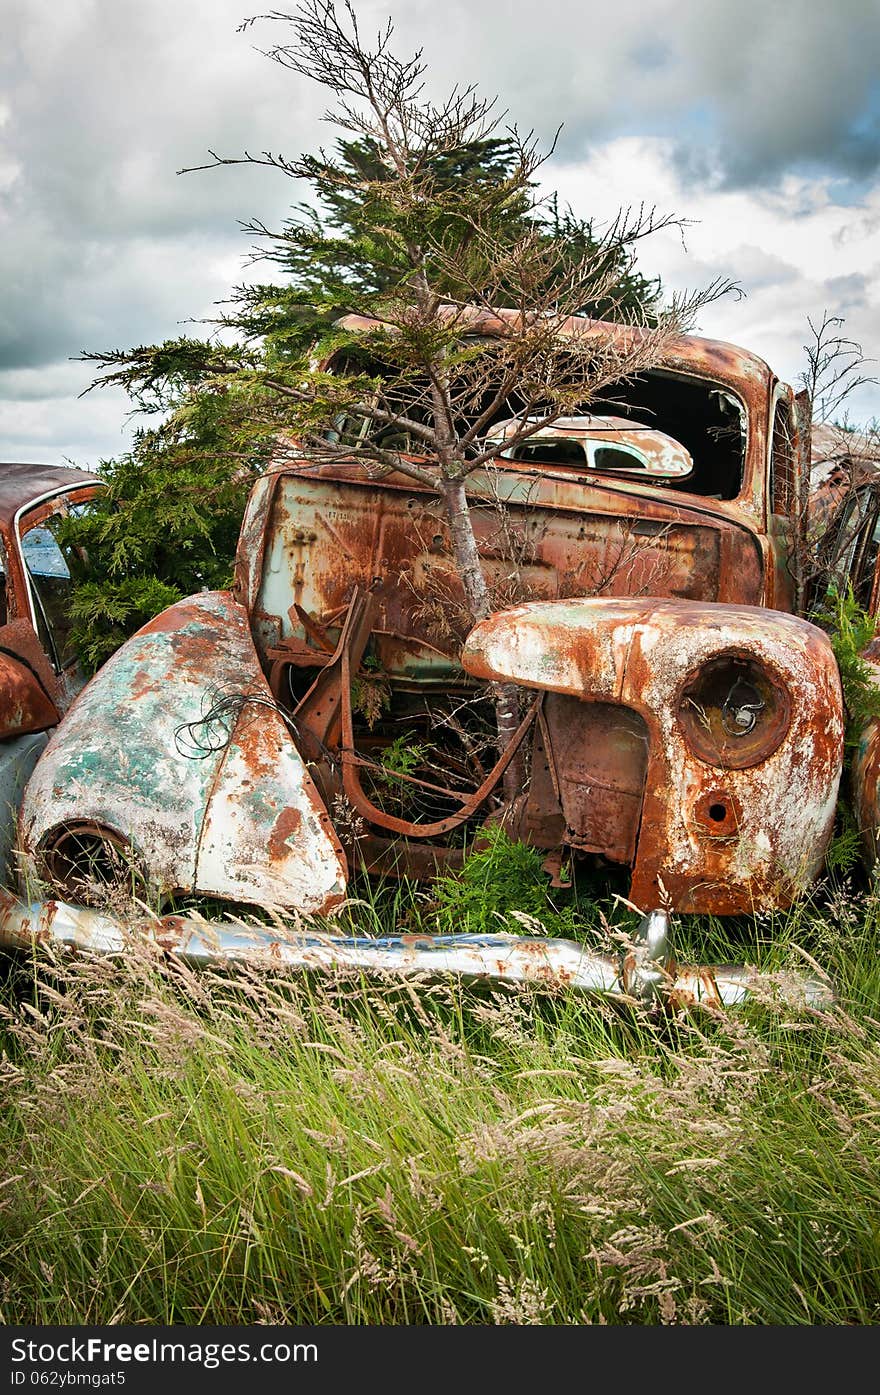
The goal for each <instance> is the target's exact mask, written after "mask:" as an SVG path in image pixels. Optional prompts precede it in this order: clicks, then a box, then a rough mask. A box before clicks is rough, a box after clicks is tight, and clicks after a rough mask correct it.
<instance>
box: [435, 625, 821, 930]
mask: <svg viewBox="0 0 880 1395" xmlns="http://www.w3.org/2000/svg"><path fill="white" fill-rule="evenodd" d="M719 660H723V661H724V662H725V663H726V664H727V665H728V666H729V673H730V682H729V686H730V697H731V705H730V706H729V709H728V710H727V712H726V715H725V714H724V713H722V714H721V717H722V720H723V721H724V722H726V723H727V725H728V728H729V730H730V732H732V733H735V732H736V730H737V723H738V722H739V723H742V724H743V727H742V730H743V736H742V738H741V739H742V740H745V741H750V742H751V743H752V744H751V746H750V758H749V761H748V764H747V767H746V768H736V766H735V765H734V764H732V762H731V761H730V760H729V759H727V758H726V757H725V747H724V746H723V745H719V749H718V752H717V755H716V756H715V757H714V758H713V759H712V760H707V759H706V757H707V754H708V753H707V752H706V750H705V749H704V748H703V749H701V750H699V751H695V750H694V749H693V747H694V743H693V740H691V741H689V739H688V726H689V723H690V722H691V721H692V719H693V717H694V715H695V714H694V713H693V712H692V711H691V710H690V709H689V707H688V704H687V701H686V695H687V692H688V691H689V686H690V685H691V684H692V683H693V681H694V678H695V676H696V675H698V674H699V672H700V670H701V669H704V668H705V667H707V666H708V665H712V664H717V663H718V662H719ZM746 660H748V661H752V662H755V663H757V664H759V665H761V666H762V667H763V668H764V669H765V670H766V672H767V674H768V676H770V677H771V678H772V682H773V683H774V684H776V685H778V686H779V687H780V688H781V689H783V690H784V691H785V693H786V694H787V695H788V699H789V712H790V718H789V721H788V725H787V727H786V729H785V731H784V734H783V735H782V737H781V739H779V731H778V724H777V723H776V721H775V715H774V713H773V711H772V710H771V709H770V705H769V702H767V703H766V704H765V705H764V706H762V707H760V708H759V709H758V711H757V712H756V713H755V714H751V713H750V711H749V708H750V706H752V707H753V706H756V704H757V703H758V702H763V701H764V699H762V698H761V695H760V694H758V695H757V697H756V696H755V695H754V693H753V691H752V689H751V686H750V685H749V684H748V683H747V682H746V681H745V680H743V679H741V677H740V674H741V672H742V671H745V672H746V674H747V673H748V669H747V668H744V661H746ZM462 661H463V663H464V666H465V668H466V669H467V670H468V672H470V673H471V674H473V675H474V676H475V677H477V678H481V679H484V680H507V681H515V682H517V683H522V684H524V685H525V686H527V687H530V688H538V689H545V690H547V691H549V692H550V693H559V694H564V695H567V696H568V697H570V698H575V699H578V700H579V702H581V703H583V704H584V707H585V718H586V727H585V730H586V729H588V725H589V716H590V714H589V707H590V705H591V704H592V703H594V702H598V703H602V704H617V705H619V706H620V707H621V708H622V709H629V710H630V711H631V712H633V713H637V714H638V716H639V717H640V718H641V721H642V722H643V723H644V726H645V729H646V732H647V746H648V754H647V767H646V772H645V778H644V783H643V795H642V800H641V810H640V813H639V815H638V816H637V817H638V820H639V837H638V847H637V851H636V856H635V861H634V866H633V878H632V886H631V892H630V894H631V896H632V899H633V900H634V901H635V902H636V903H637V904H640V905H645V904H651V903H652V902H654V903H657V902H658V901H659V902H661V903H665V904H669V905H671V906H673V907H675V908H676V909H679V910H687V911H715V912H716V913H718V914H736V913H740V912H748V911H751V910H754V909H757V908H759V907H763V906H766V905H785V904H788V903H789V902H790V901H791V900H792V899H793V898H794V897H795V896H796V895H797V894H798V892H799V891H801V890H803V888H804V887H806V886H807V885H808V884H809V882H810V881H811V880H812V879H813V878H814V877H815V876H816V875H817V873H818V871H819V869H820V867H821V864H822V859H823V856H824V851H825V848H826V846H827V843H828V840H829V838H830V836H831V831H832V826H833V822H834V813H835V807H836V797H837V788H838V783H839V780H840V773H841V767H842V758H843V708H842V697H841V692H840V681H839V677H838V672H837V665H836V663H835V661H834V656H833V653H832V650H831V646H830V643H829V641H828V638H827V636H826V635H825V634H824V633H823V632H822V631H821V630H818V629H817V628H816V627H815V626H813V625H810V624H808V623H807V622H806V621H803V620H799V619H796V618H795V617H793V616H787V615H781V614H773V615H769V614H768V613H767V612H766V611H764V610H760V609H757V608H753V607H745V606H742V607H735V606H718V605H710V604H702V605H700V604H695V603H682V602H673V601H662V600H661V601H653V600H649V601H638V600H630V601H625V600H581V601H569V602H565V603H558V604H555V605H543V604H532V605H526V606H518V607H515V608H513V609H511V610H508V611H504V612H501V613H500V614H498V615H495V616H492V617H490V618H489V619H488V620H486V621H483V622H482V624H480V625H478V626H477V627H476V629H475V630H474V631H473V632H472V633H471V635H470V637H469V639H468V642H467V646H466V648H465V650H464V653H463V660H462ZM739 684H742V691H741V692H740V691H739V690H738V685H739ZM683 702H684V705H683ZM817 714H821V720H817ZM752 715H754V716H755V722H756V723H759V724H760V723H766V725H767V744H766V749H765V751H763V752H762V750H761V747H760V744H755V738H754V732H753V729H752V728H751V727H750V726H749V722H750V720H751V716H752ZM696 716H697V719H698V720H699V719H700V714H699V713H697V714H696ZM716 716H717V714H712V713H709V712H706V711H704V712H703V714H702V719H703V720H705V722H706V725H707V728H708V729H709V730H710V731H711V729H712V727H713V724H714V723H715V722H716ZM575 720H576V709H575V708H569V709H567V711H566V714H565V723H564V726H565V737H566V739H567V740H569V741H570V740H571V732H572V727H573V724H574V722H575ZM624 720H625V721H628V720H630V719H629V718H624ZM548 732H549V738H550V743H551V756H552V747H553V740H554V734H553V729H552V726H550V724H549V723H548ZM557 739H559V738H557ZM726 740H728V741H729V742H730V744H731V746H732V747H733V748H735V746H736V741H737V737H736V735H735V734H734V735H730V736H728V737H726ZM607 759H609V760H610V759H612V758H611V757H610V756H608V757H607ZM605 780H606V784H608V783H614V782H615V781H616V783H617V784H619V785H621V786H627V785H628V787H629V788H630V789H632V788H633V787H634V786H635V785H636V784H637V776H636V774H635V769H634V764H633V747H632V743H631V742H630V744H629V745H626V746H625V747H624V748H623V754H622V756H621V759H620V762H619V770H618V772H617V774H616V775H615V774H614V772H613V770H612V774H611V776H610V777H609V776H608V775H607V773H606V776H605ZM569 809H570V810H578V811H580V814H581V818H582V822H581V824H580V827H577V826H574V827H573V826H572V825H571V824H570V823H569V827H568V829H567V831H566V836H567V837H568V838H569V840H570V841H571V842H573V843H575V845H577V843H578V842H580V843H581V845H582V846H583V845H587V846H594V845H595V839H592V838H591V833H592V832H594V831H595V830H594V829H593V828H592V826H591V812H590V802H589V799H588V798H585V799H583V800H581V801H580V803H579V804H577V805H574V804H571V803H570V804H569ZM635 821H636V815H633V818H632V821H631V823H630V830H632V828H634V827H635Z"/></svg>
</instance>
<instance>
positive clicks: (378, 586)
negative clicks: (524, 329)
mask: <svg viewBox="0 0 880 1395" xmlns="http://www.w3.org/2000/svg"><path fill="white" fill-rule="evenodd" d="M510 465H511V471H512V470H513V469H517V471H518V469H519V467H518V465H517V463H516V462H510ZM532 474H533V476H534V477H533V478H527V479H524V478H521V477H519V474H513V473H512V472H507V473H504V474H499V476H498V477H494V478H493V477H490V476H489V475H488V474H487V473H486V472H482V473H480V474H477V475H475V476H474V478H473V482H472V486H469V488H471V489H472V493H473V496H474V500H475V504H474V509H473V518H474V529H475V533H476V536H477V542H478V547H479V550H480V555H481V558H482V560H483V567H484V570H485V572H486V575H487V578H488V580H489V583H490V586H491V587H492V589H493V591H494V593H495V595H496V596H497V598H498V604H499V605H503V604H504V603H505V602H509V600H510V599H520V598H526V599H548V600H553V599H556V598H559V597H566V596H577V595H581V596H583V595H591V594H596V593H600V594H604V595H610V596H614V595H632V594H635V595H656V596H664V595H668V596H677V597H692V598H694V599H710V600H724V601H731V602H736V603H739V602H744V603H748V604H752V603H760V601H761V600H762V587H763V563H762V560H761V550H760V546H759V545H758V543H757V541H756V539H755V537H754V533H753V532H752V531H751V530H750V529H749V528H747V527H746V526H745V525H744V524H742V523H739V522H737V523H734V522H733V519H732V517H726V516H722V515H721V514H720V513H718V514H716V513H714V512H713V511H711V510H709V509H708V508H707V509H705V510H704V511H702V512H701V511H700V510H699V509H697V508H696V507H694V506H690V505H684V504H683V503H681V502H680V501H679V500H678V499H676V498H670V497H667V498H658V499H652V498H648V499H646V498H645V497H644V496H643V494H641V493H640V492H639V488H638V486H637V485H636V484H635V483H634V482H632V481H622V482H621V486H620V489H621V491H622V492H621V493H618V492H617V491H616V490H615V492H614V493H613V494H612V495H610V496H609V495H607V494H603V493H602V492H601V491H599V492H597V491H596V490H595V489H593V488H592V487H591V484H590V482H589V481H587V482H586V483H585V482H583V481H580V480H578V479H572V478H571V477H570V476H566V475H564V474H559V472H557V473H556V474H554V475H552V476H551V475H548V474H547V473H546V472H544V473H542V474H541V475H540V476H538V475H537V473H536V472H532ZM499 494H500V495H501V497H502V498H503V500H504V502H505V506H506V508H507V511H508V515H509V518H510V520H511V521H510V522H509V523H508V525H507V531H506V533H505V535H504V536H503V537H502V536H501V535H500V534H499V523H498V515H497V512H496V509H495V507H494V498H495V497H496V496H497V495H499ZM481 501H482V503H481ZM265 526H266V529H267V541H266V544H265V552H264V562H263V573H262V580H261V583H260V586H259V591H258V593H257V595H256V599H255V603H254V606H253V612H252V615H253V627H254V634H255V639H256V642H257V646H258V648H259V649H260V650H261V652H262V653H263V654H264V657H265V656H267V655H268V652H269V650H274V649H276V648H277V647H278V646H279V645H280V644H282V643H284V642H285V641H287V640H290V639H300V640H302V641H305V640H306V639H307V638H308V637H307V634H306V632H305V630H304V627H303V624H302V620H301V617H300V615H299V613H298V610H297V607H299V608H300V609H302V610H305V611H306V612H308V614H309V615H310V616H312V617H313V618H314V619H315V620H317V621H318V622H319V623H323V624H326V625H331V626H332V625H333V624H334V622H335V623H337V624H338V622H339V617H340V616H341V614H342V613H343V612H344V610H345V608H346V607H347V605H348V602H349V600H350V597H351V592H352V587H353V586H355V585H358V586H362V587H364V588H373V589H374V591H375V592H376V594H377V597H378V603H379V610H378V615H377V620H376V630H377V631H379V632H380V638H379V644H380V646H381V647H380V653H381V658H382V660H383V663H384V665H385V667H386V668H387V670H388V671H389V672H390V673H392V674H393V675H396V676H397V677H399V678H406V679H407V680H409V681H414V682H423V683H426V684H434V685H437V684H449V683H450V682H452V681H454V680H455V679H456V678H458V677H460V669H459V665H458V662H457V654H456V651H457V649H458V646H459V644H460V643H461V641H462V640H463V639H464V636H465V634H466V633H467V630H468V628H469V622H468V619H467V615H466V610H465V606H464V596H463V592H462V588H461V583H460V581H459V579H458V577H457V574H456V570H455V567H454V564H453V561H452V558H451V549H450V543H449V536H448V526H447V523H446V520H445V517H444V513H443V506H442V504H441V502H440V501H439V500H438V499H436V498H432V497H431V496H430V495H429V494H427V493H426V492H425V491H420V490H419V489H417V488H416V487H414V486H413V485H412V484H411V483H410V484H407V485H405V486H402V485H401V484H399V483H397V482H394V481H391V482H389V481H387V480H383V482H382V486H381V488H380V487H378V486H376V485H371V484H369V483H368V482H365V481H364V479H363V476H362V474H361V472H360V470H359V469H357V467H354V477H352V467H343V466H338V467H334V468H332V469H331V467H329V466H322V467H316V466H314V465H302V466H297V467H291V468H290V469H289V470H287V471H285V472H284V473H283V475H282V476H281V478H280V482H279V487H278V492H277V496H276V499H275V504H274V509H273V511H272V513H271V517H268V518H266V519H265ZM511 531H516V532H517V534H518V538H519V544H518V546H519V549H520V552H521V554H522V556H521V557H520V558H519V559H511V556H510V535H511ZM247 545H248V546H250V545H251V544H250V543H248V544H247ZM252 584H253V583H251V585H252ZM512 593H513V594H512ZM438 611H439V612H440V616H439V621H440V623H439V624H438ZM382 635H385V636H387V638H386V639H384V640H383V639H382V638H381V636H382Z"/></svg>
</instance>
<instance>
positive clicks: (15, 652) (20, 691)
mask: <svg viewBox="0 0 880 1395" xmlns="http://www.w3.org/2000/svg"><path fill="white" fill-rule="evenodd" d="M57 695H58V690H57V683H56V680H55V675H54V673H53V671H52V667H51V665H50V664H49V661H48V659H47V658H46V655H45V654H44V652H43V649H42V646H41V644H40V642H39V640H38V639H37V637H36V635H35V634H34V631H33V629H32V627H31V626H30V624H28V622H27V621H26V620H12V621H10V622H9V624H8V625H4V626H2V628H0V740H2V739H5V738H7V737H10V736H24V735H26V734H27V733H29V732H36V731H46V730H47V729H48V728H49V727H54V726H55V725H56V724H57V723H58V722H59V721H60V720H61V714H60V712H59V710H58V707H57V705H56V699H57Z"/></svg>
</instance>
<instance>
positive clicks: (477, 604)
mask: <svg viewBox="0 0 880 1395" xmlns="http://www.w3.org/2000/svg"><path fill="white" fill-rule="evenodd" d="M441 489H442V493H443V499H444V502H445V504H446V511H447V513H448V515H449V527H450V531H451V534H452V554H453V557H454V558H455V565H456V567H457V569H458V574H459V576H460V578H461V583H462V586H463V587H464V594H465V600H466V601H467V604H468V609H469V610H470V612H471V615H472V616H473V618H474V620H475V621H476V620H484V619H485V618H486V616H487V615H489V614H490V613H491V609H492V605H491V598H490V596H489V588H488V587H487V585H486V578H485V576H484V575H483V568H482V566H481V564H480V555H479V553H478V551H477V540H476V538H475V537H474V525H473V520H472V518H471V511H470V508H469V506H468V500H467V493H466V491H465V485H464V480H463V479H449V478H446V477H444V478H443V480H442V483H441ZM495 720H496V722H497V724H498V749H499V754H500V753H501V752H502V751H504V750H505V749H506V747H507V745H508V743H509V742H510V739H511V737H512V736H513V734H514V732H515V731H516V729H517V727H518V726H519V723H520V710H519V689H518V688H517V686H516V684H514V683H499V684H498V685H497V687H496V689H495ZM524 779H525V763H524V760H523V755H522V749H520V750H519V751H518V752H517V754H516V755H515V756H514V758H513V760H512V761H511V763H510V765H509V766H508V767H507V770H506V771H505V774H504V783H503V789H504V795H505V798H506V799H508V800H509V801H512V800H513V799H515V798H516V796H517V795H518V794H520V793H521V792H522V787H523V782H524Z"/></svg>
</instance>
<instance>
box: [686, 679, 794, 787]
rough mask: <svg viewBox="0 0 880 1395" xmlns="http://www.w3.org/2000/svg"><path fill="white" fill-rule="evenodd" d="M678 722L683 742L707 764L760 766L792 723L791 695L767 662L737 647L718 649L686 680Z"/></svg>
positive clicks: (730, 766) (738, 767)
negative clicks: (736, 648) (719, 650)
mask: <svg viewBox="0 0 880 1395" xmlns="http://www.w3.org/2000/svg"><path fill="white" fill-rule="evenodd" d="M678 721H679V725H680V726H681V728H682V731H683V734H684V738H685V741H686V742H687V745H688V747H689V748H690V750H691V751H692V752H693V754H694V755H695V756H697V757H698V758H699V759H700V760H702V761H705V762H706V764H707V765H714V766H717V767H722V768H725V769H728V770H744V769H747V768H748V767H749V766H752V765H759V764H760V763H761V761H764V760H766V759H767V758H768V756H771V755H772V754H773V752H774V751H775V750H776V749H777V748H778V746H779V745H780V743H781V742H782V740H783V738H784V736H785V734H786V732H787V731H788V728H789V726H790V724H791V698H790V696H789V692H788V688H787V687H786V685H785V683H784V682H783V680H782V679H781V677H779V675H777V674H776V673H774V672H773V671H772V670H771V669H770V667H769V666H768V665H767V664H765V663H763V662H762V661H760V660H758V659H755V658H754V657H752V656H751V655H748V654H743V653H740V652H737V651H728V652H726V653H723V654H718V655H716V656H715V657H714V658H712V659H709V660H708V661H707V662H706V663H704V664H701V665H700V667H699V668H698V669H696V670H695V671H694V672H693V673H691V674H689V676H688V677H687V678H686V679H685V681H684V683H683V684H682V687H681V691H680V694H679V700H678Z"/></svg>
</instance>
